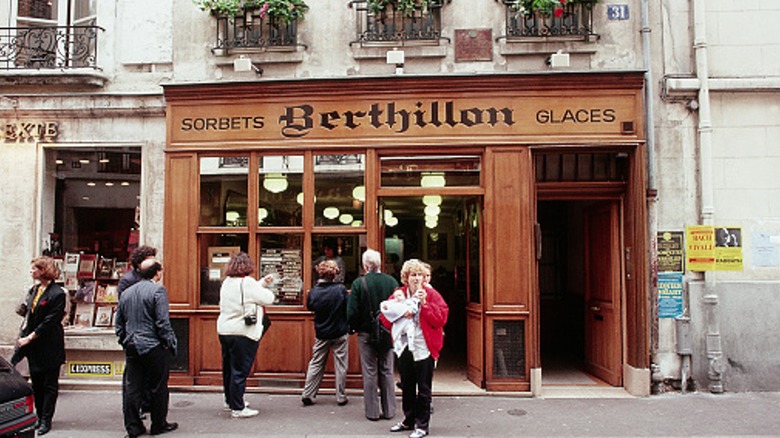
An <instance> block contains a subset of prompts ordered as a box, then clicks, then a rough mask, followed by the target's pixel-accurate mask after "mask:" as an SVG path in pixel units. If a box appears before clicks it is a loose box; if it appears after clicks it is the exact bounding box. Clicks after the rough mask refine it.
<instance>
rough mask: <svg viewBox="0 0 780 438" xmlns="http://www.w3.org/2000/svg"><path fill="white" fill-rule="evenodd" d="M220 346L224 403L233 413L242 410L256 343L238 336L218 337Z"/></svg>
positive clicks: (257, 343) (255, 352)
mask: <svg viewBox="0 0 780 438" xmlns="http://www.w3.org/2000/svg"><path fill="white" fill-rule="evenodd" d="M219 343H220V345H222V389H223V390H224V391H225V402H226V403H227V404H228V406H230V409H232V410H234V411H240V410H241V409H244V391H246V378H247V376H249V372H250V371H251V370H252V364H253V363H254V361H255V355H256V354H257V346H258V345H259V342H258V341H255V340H252V339H249V338H247V337H246V336H240V335H220V336H219Z"/></svg>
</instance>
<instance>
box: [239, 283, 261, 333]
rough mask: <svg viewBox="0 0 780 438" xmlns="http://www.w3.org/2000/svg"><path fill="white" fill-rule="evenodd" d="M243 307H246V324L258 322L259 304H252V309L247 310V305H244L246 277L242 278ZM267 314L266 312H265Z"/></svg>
mask: <svg viewBox="0 0 780 438" xmlns="http://www.w3.org/2000/svg"><path fill="white" fill-rule="evenodd" d="M240 284H241V308H242V309H244V324H246V325H255V324H257V305H256V304H252V307H251V309H252V310H249V311H247V309H246V307H245V306H244V279H243V278H242V279H241V283H240ZM263 315H265V313H263Z"/></svg>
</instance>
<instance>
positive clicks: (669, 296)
mask: <svg viewBox="0 0 780 438" xmlns="http://www.w3.org/2000/svg"><path fill="white" fill-rule="evenodd" d="M682 314H683V275H682V273H677V272H674V273H663V274H658V317H659V318H676V317H678V316H682Z"/></svg>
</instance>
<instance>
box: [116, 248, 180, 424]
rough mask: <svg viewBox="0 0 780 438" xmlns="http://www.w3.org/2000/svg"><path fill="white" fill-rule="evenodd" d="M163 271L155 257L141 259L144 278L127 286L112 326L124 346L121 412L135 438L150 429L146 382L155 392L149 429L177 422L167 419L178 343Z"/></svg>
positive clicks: (152, 393)
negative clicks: (144, 408) (144, 406)
mask: <svg viewBox="0 0 780 438" xmlns="http://www.w3.org/2000/svg"><path fill="white" fill-rule="evenodd" d="M162 271H163V268H162V264H160V262H159V260H157V259H154V258H149V259H146V260H144V261H143V262H141V265H140V269H139V274H140V276H141V281H139V282H138V283H136V284H134V285H132V286H130V287H129V288H128V289H127V290H125V292H124V293H123V294H122V296H121V297H120V299H119V306H117V310H116V316H115V327H114V330H115V331H116V334H117V336H118V337H119V343H120V344H121V345H122V348H124V350H125V373H124V376H123V377H124V378H123V380H122V412H123V413H124V420H125V421H124V423H125V429H126V430H127V434H128V436H129V437H131V438H132V437H137V436H139V435H143V434H145V433H146V427H144V424H143V421H142V420H141V416H140V405H141V399H142V394H143V391H144V389H145V387H146V385H147V382H148V383H149V388H150V391H151V400H150V402H151V405H150V411H151V417H152V424H151V430H150V431H149V432H150V433H151V434H152V435H159V434H162V433H166V432H171V431H174V430H176V428H177V427H178V426H179V425H178V424H177V423H169V422H168V402H169V398H170V395H169V392H168V375H169V366H170V365H169V360H170V356H171V355H173V356H176V345H177V342H176V333H174V331H173V328H172V327H171V320H170V316H169V313H168V312H169V308H168V307H169V305H168V293H167V291H166V290H165V287H164V286H163V285H162V284H160V283H159V282H160V279H161V278H162Z"/></svg>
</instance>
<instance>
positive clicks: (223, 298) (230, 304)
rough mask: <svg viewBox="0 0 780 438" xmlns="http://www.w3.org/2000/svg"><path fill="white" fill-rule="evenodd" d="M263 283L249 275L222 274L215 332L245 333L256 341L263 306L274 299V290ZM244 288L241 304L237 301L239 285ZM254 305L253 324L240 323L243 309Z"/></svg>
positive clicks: (239, 298)
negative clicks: (226, 275)
mask: <svg viewBox="0 0 780 438" xmlns="http://www.w3.org/2000/svg"><path fill="white" fill-rule="evenodd" d="M267 286H268V285H267V284H263V282H261V281H257V280H255V279H254V278H252V277H226V278H225V280H223V281H222V287H221V288H220V289H219V317H218V318H217V333H218V334H220V335H223V336H246V337H247V338H249V339H252V340H253V341H259V340H260V336H261V335H262V334H263V324H261V323H260V321H262V320H263V308H262V306H267V305H269V304H273V303H274V299H275V298H276V297H275V295H274V293H273V292H272V291H271V290H269V289H268V288H267ZM242 287H243V291H244V305H243V306H242V305H241V289H242ZM253 306H257V324H252V325H246V324H245V323H244V309H245V308H246V309H247V310H248V311H251V309H252V307H253Z"/></svg>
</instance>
